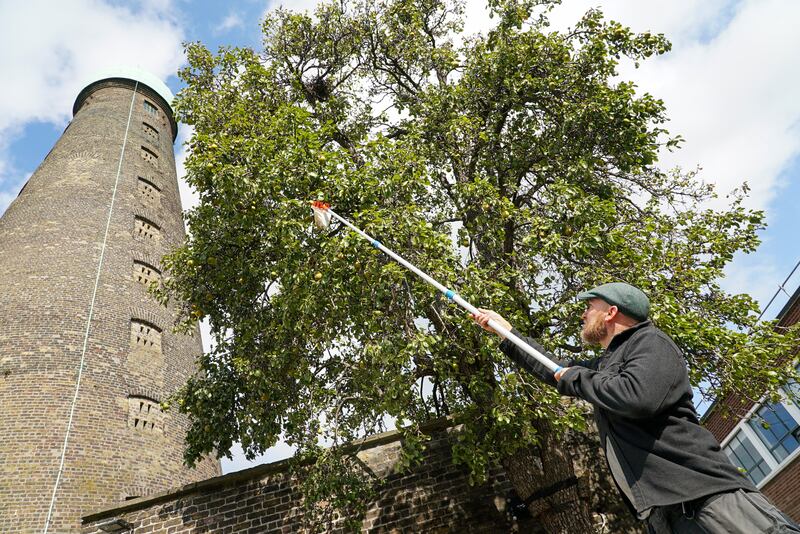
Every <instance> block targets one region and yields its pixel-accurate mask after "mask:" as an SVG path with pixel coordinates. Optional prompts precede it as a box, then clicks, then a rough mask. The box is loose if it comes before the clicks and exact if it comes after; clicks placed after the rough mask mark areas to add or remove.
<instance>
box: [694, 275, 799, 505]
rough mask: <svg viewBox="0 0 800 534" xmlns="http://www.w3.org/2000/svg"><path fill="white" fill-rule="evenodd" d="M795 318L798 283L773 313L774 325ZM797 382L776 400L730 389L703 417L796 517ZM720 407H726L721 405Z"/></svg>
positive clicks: (743, 465) (760, 483)
mask: <svg viewBox="0 0 800 534" xmlns="http://www.w3.org/2000/svg"><path fill="white" fill-rule="evenodd" d="M798 320H800V288H798V289H797V291H795V293H794V295H792V297H791V298H790V299H789V301H788V302H787V303H786V305H785V306H784V307H783V309H782V310H781V311H780V313H779V314H778V317H777V321H778V322H777V328H785V327H788V326H791V325H793V324H795V323H797V322H798ZM798 401H800V384H797V383H792V384H789V385H787V386H786V387H785V388H784V391H783V399H782V400H781V402H777V403H768V402H763V400H762V401H760V402H752V401H748V400H747V399H743V398H742V397H739V396H736V395H732V396H730V397H729V398H726V399H724V400H722V401H720V402H718V403H716V404H714V405H713V406H712V407H711V408H710V409H709V411H708V413H706V415H705V416H704V418H703V424H704V425H705V426H706V428H708V429H709V430H710V431H711V432H712V433H713V434H714V436H715V437H716V438H717V440H718V441H719V442H720V443H721V444H722V448H723V450H724V451H725V453H726V454H727V455H728V457H729V458H730V459H731V461H732V462H733V463H734V464H735V465H737V466H739V467H740V468H741V469H742V470H743V471H744V473H745V474H746V475H747V477H748V478H749V479H750V480H751V481H752V482H753V483H754V484H755V485H756V487H758V488H759V489H760V490H761V491H762V492H764V494H765V495H767V496H768V497H769V498H770V499H771V500H772V501H773V502H774V503H775V504H776V505H777V506H778V508H780V509H781V510H782V511H783V512H785V513H787V514H788V515H790V516H791V517H792V518H793V519H794V520H795V521H800V489H799V488H800V406H799V405H798V404H797V402H798ZM724 408H727V410H725V409H724Z"/></svg>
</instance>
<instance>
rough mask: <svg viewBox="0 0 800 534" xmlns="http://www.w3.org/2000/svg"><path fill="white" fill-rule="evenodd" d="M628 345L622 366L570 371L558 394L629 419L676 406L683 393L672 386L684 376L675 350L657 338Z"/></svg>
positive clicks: (558, 386)
mask: <svg viewBox="0 0 800 534" xmlns="http://www.w3.org/2000/svg"><path fill="white" fill-rule="evenodd" d="M628 343H631V344H632V345H631V346H630V347H629V348H628V350H626V356H625V359H624V361H623V362H622V363H621V365H611V366H609V367H607V368H605V369H603V370H602V371H596V370H591V369H581V368H577V367H573V368H571V369H569V370H568V371H566V372H565V373H564V374H563V375H562V376H561V380H559V381H558V384H557V388H558V391H559V392H561V394H562V395H569V396H571V397H579V398H581V399H584V400H586V401H588V402H590V403H591V404H593V405H594V406H596V407H599V408H602V409H604V410H607V411H609V412H611V413H614V414H616V415H619V416H622V417H627V418H631V419H643V418H647V417H652V416H654V415H656V414H658V413H659V412H661V411H662V410H663V409H664V408H666V407H667V406H670V405H672V404H674V403H675V402H678V400H679V399H680V396H681V395H682V394H683V391H682V389H681V388H677V387H675V386H676V384H678V383H679V382H680V381H681V380H682V379H683V378H684V377H685V376H686V367H685V366H684V364H683V358H682V356H681V354H680V352H679V351H678V349H677V347H675V346H674V345H673V344H672V343H671V342H670V341H669V340H668V339H666V338H665V337H662V336H660V335H657V334H656V335H649V336H637V337H632V338H631V339H630V340H629V341H628Z"/></svg>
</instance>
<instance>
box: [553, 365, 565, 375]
mask: <svg viewBox="0 0 800 534" xmlns="http://www.w3.org/2000/svg"><path fill="white" fill-rule="evenodd" d="M562 369H563V367H561V366H559V367H556V370H555V371H554V372H553V374H554V375H556V374H558V372H559V371H560V370H562Z"/></svg>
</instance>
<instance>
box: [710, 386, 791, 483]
mask: <svg viewBox="0 0 800 534" xmlns="http://www.w3.org/2000/svg"><path fill="white" fill-rule="evenodd" d="M781 404H782V405H783V407H784V408H786V411H787V412H789V415H790V416H791V417H792V418H793V419H794V420H795V422H797V423H798V424H800V408H798V406H797V405H796V404H795V403H794V402H791V401H790V400H789V398H788V396H787V394H786V392H785V391H783V390H781ZM762 406H764V399H762V400H761V401H759V402H757V403H755V404H754V405H753V407H752V408H750V411H748V412H747V415H746V416H745V417H744V419H742V420H741V421H739V424H737V425H736V426H735V427H734V428H733V430H731V431H730V433H728V435H727V436H726V437H725V439H724V440H722V443H720V447H721V448H723V449H724V448H725V447H726V446H727V445H728V443H730V442H731V440H732V439H733V437H734V436H735V435H736V434H738V433H739V432H743V433H744V435H745V436H746V437H747V439H749V440H750V443H752V444H753V447H754V448H755V449H756V450H757V451H758V453H759V454H760V455H761V456H762V457H763V458H764V461H765V462H766V463H767V465H768V466H769V468H770V472H769V473H768V474H767V476H765V477H764V478H763V479H762V480H761V482H759V483H758V484H757V485H756V488H758V489H761V488H763V487H764V486H765V485H766V484H768V483H769V481H770V480H772V479H773V478H775V477H776V476H777V475H778V473H780V472H781V471H783V470H784V468H786V466H788V465H789V464H791V463H792V462H793V461H794V460H795V459H796V458H798V457H800V447H798V448H797V449H795V450H794V451H792V452H791V454H789V456H787V457H786V458H784V459H783V461H782V462H776V461H775V458H774V457H773V456H772V453H771V452H770V451H769V449H768V448H767V446H766V445H765V444H764V442H763V441H761V436H759V435H758V433H757V432H756V431H755V430H753V429H752V428H751V427H750V425H749V421H750V419H752V417H753V415H754V414H755V413H756V411H758V410H759V409H761V407H762ZM737 467H738V466H737Z"/></svg>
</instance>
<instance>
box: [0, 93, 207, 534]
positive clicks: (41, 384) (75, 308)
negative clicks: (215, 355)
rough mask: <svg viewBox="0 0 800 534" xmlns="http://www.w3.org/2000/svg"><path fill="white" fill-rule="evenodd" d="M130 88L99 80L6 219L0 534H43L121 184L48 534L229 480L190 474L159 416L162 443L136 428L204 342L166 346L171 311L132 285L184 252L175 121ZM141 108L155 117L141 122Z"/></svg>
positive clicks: (177, 423) (169, 418)
mask: <svg viewBox="0 0 800 534" xmlns="http://www.w3.org/2000/svg"><path fill="white" fill-rule="evenodd" d="M133 87H134V83H133V82H131V81H125V80H106V81H101V82H97V83H94V84H91V85H90V86H89V87H88V88H87V89H85V90H84V91H83V92H82V93H81V95H80V97H79V98H78V101H77V102H76V106H75V116H74V118H73V120H72V122H71V123H70V125H69V126H68V128H67V129H66V130H65V132H64V133H63V135H62V136H61V137H60V139H59V140H58V142H57V143H56V145H55V146H54V147H53V149H52V150H51V152H50V153H49V154H48V156H47V157H46V158H45V160H44V161H43V162H42V164H41V165H40V166H39V168H38V169H37V170H36V172H34V174H33V175H32V176H31V178H30V179H29V181H28V183H27V184H26V185H25V187H24V188H23V190H22V191H21V193H20V195H19V196H18V197H17V199H15V200H14V202H12V204H11V205H10V206H9V207H8V209H7V211H6V212H5V213H4V214H3V217H2V218H1V219H0V287H2V291H3V297H2V298H1V299H0V413H2V414H3V417H2V418H0V531H2V532H4V533H6V532H42V531H43V530H44V528H45V522H46V517H47V515H48V510H49V507H50V501H51V496H52V495H53V490H54V487H55V483H56V479H57V476H58V470H59V465H60V459H61V450H62V446H63V443H64V440H65V434H66V429H67V421H68V419H69V415H70V410H71V406H72V403H73V397H74V395H75V391H76V383H77V377H78V370H79V363H80V361H81V355H82V354H83V353H84V351H83V347H84V338H85V333H86V331H87V322H88V317H89V311H90V303H91V301H92V295H93V291H94V286H95V278H96V275H97V272H98V265H100V264H101V261H100V254H101V249H102V244H103V241H104V235H105V230H106V223H107V221H108V217H109V215H108V214H109V208H110V206H111V205H112V196H113V191H114V184H115V182H116V178H117V169H118V168H121V173H120V175H119V182H118V187H117V190H116V196H115V197H114V204H113V205H114V209H113V211H112V212H111V219H110V226H109V233H108V239H107V246H106V249H105V252H104V256H103V261H102V269H101V271H100V278H99V285H98V286H97V294H96V300H95V305H94V308H93V312H92V313H93V315H92V321H91V323H90V329H89V336H88V339H87V343H86V351H85V360H84V365H83V372H82V375H81V382H80V389H79V390H78V396H77V402H76V404H75V411H74V419H73V422H72V427H71V431H70V434H69V442H68V447H67V450H66V455H65V461H64V470H63V473H62V477H61V481H60V484H59V485H58V491H57V493H56V500H55V506H54V508H53V510H54V513H53V518H54V521H53V522H52V523H51V524H50V530H49V532H68V531H75V530H77V529H78V528H79V523H80V517H81V515H82V514H85V513H87V512H88V511H89V510H94V509H97V508H98V507H101V506H105V505H109V504H111V503H114V502H118V501H119V499H121V498H125V497H128V496H132V495H141V494H142V493H143V492H145V491H147V492H152V491H163V490H164V489H166V488H168V487H171V486H172V485H174V484H175V483H179V484H182V483H188V482H191V481H194V480H200V479H204V478H208V477H212V476H214V475H217V474H219V472H220V471H219V463H218V462H217V461H211V460H207V461H204V462H201V463H200V465H199V467H198V469H196V470H194V471H192V470H190V469H187V468H186V467H185V466H184V465H183V463H182V450H183V438H184V435H185V432H186V428H187V421H186V420H185V418H183V417H181V416H179V415H177V414H174V413H171V414H166V415H165V416H164V417H163V418H158V422H159V427H158V428H157V429H156V428H155V427H154V426H153V427H150V430H153V431H142V428H141V427H140V426H138V425H137V426H136V427H134V425H133V424H131V421H135V417H133V418H132V417H131V410H132V408H131V402H130V400H129V397H130V396H131V395H133V396H139V397H146V398H148V399H150V400H152V401H159V400H163V399H164V398H165V397H166V396H167V395H169V394H170V393H171V392H173V391H175V390H176V389H177V388H178V387H180V385H181V384H182V383H183V382H184V381H185V379H186V378H187V377H188V376H189V374H190V373H191V372H192V370H193V368H194V367H193V360H194V357H195V355H197V354H199V352H200V351H201V346H200V339H199V336H195V337H190V336H181V335H176V334H174V333H172V332H171V330H170V325H171V323H172V317H173V313H174V310H172V309H170V308H164V307H162V306H160V305H158V303H156V302H155V301H154V300H153V299H152V298H151V297H150V296H149V295H148V293H147V291H146V287H145V286H144V284H142V283H140V282H138V281H137V280H136V279H135V275H134V263H133V262H134V260H135V259H141V258H151V259H152V258H156V259H155V260H153V261H154V262H155V263H157V258H160V257H161V256H162V255H163V254H164V253H165V252H166V251H167V250H168V249H169V248H170V247H174V246H176V245H178V244H179V243H181V242H182V241H183V239H184V235H185V233H184V227H183V220H182V216H181V206H180V199H179V194H178V183H177V178H176V176H175V161H174V156H173V145H172V143H173V138H174V134H175V129H174V121H173V119H172V116H171V110H170V109H169V107H168V106H167V104H166V102H164V101H163V99H161V97H159V96H158V95H157V94H156V93H154V92H153V91H151V90H150V89H149V88H147V87H146V86H143V85H141V84H140V85H139V88H138V90H137V92H136V93H135V94H134V92H133ZM132 98H133V107H131V101H132ZM145 101H147V102H149V103H150V105H151V106H152V107H153V109H150V110H149V111H148V109H147V108H146V107H145ZM131 109H132V114H131V120H130V128H127V137H126V127H127V125H128V116H129V111H130V110H131ZM144 122H147V123H148V124H149V125H150V128H151V129H149V130H148V129H146V128H145V127H144V125H143V123H144ZM152 129H155V130H156V133H155V134H154V132H153V131H152ZM125 139H127V141H126V142H125V151H124V157H123V159H122V162H121V167H120V154H121V151H122V147H123V140H125ZM142 147H145V148H147V150H148V151H149V154H153V155H155V156H157V165H154V164H153V162H152V161H151V160H149V159H145V158H143V157H142V155H141V149H142ZM151 159H152V158H151ZM139 176H143V177H145V178H147V179H148V180H150V182H151V183H153V184H158V186H159V187H160V192H159V195H158V201H157V202H156V201H155V200H154V199H153V198H150V197H145V195H143V193H142V191H141V190H140V188H141V185H140V181H139V180H138V177H139ZM151 196H152V195H151ZM138 213H147V214H148V216H149V217H150V218H151V219H153V220H154V221H155V222H157V223H158V224H159V225H160V227H161V230H162V239H161V240H160V241H159V242H148V241H146V240H143V239H140V238H138V237H137V236H136V235H134V217H135V215H136V214H138ZM132 319H144V320H147V321H148V322H150V323H155V325H156V326H158V327H159V328H161V330H162V339H161V348H160V353H159V355H158V357H157V358H153V359H151V360H149V361H148V362H142V361H140V360H137V358H136V355H135V353H133V352H132V351H131V321H132ZM151 419H153V420H156V418H151Z"/></svg>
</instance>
